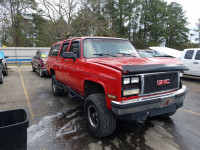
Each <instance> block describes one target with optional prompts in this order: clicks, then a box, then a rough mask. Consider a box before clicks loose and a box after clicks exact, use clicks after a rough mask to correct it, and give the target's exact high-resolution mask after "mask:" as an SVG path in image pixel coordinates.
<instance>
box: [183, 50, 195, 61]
mask: <svg viewBox="0 0 200 150" xmlns="http://www.w3.org/2000/svg"><path fill="white" fill-rule="evenodd" d="M193 54H194V50H188V51H187V52H186V53H185V59H192V56H193Z"/></svg>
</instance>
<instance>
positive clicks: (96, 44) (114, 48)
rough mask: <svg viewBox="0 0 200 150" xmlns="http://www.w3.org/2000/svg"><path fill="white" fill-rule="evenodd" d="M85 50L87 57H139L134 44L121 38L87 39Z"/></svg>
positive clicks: (84, 44) (84, 45)
mask: <svg viewBox="0 0 200 150" xmlns="http://www.w3.org/2000/svg"><path fill="white" fill-rule="evenodd" d="M83 51H84V57H85V58H94V57H136V56H137V57H139V55H138V53H137V52H136V50H135V48H134V47H133V46H132V44H131V43H130V42H129V41H128V40H121V39H100V38H99V39H98V38H97V39H85V40H84V43H83Z"/></svg>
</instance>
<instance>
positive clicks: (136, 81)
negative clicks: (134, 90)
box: [131, 77, 139, 83]
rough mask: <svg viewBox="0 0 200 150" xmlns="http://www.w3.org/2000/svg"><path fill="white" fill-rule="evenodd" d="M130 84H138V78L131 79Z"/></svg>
mask: <svg viewBox="0 0 200 150" xmlns="http://www.w3.org/2000/svg"><path fill="white" fill-rule="evenodd" d="M131 83H139V77H132V78H131Z"/></svg>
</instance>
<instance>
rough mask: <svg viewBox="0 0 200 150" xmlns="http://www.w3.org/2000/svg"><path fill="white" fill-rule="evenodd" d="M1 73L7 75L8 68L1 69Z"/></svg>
mask: <svg viewBox="0 0 200 150" xmlns="http://www.w3.org/2000/svg"><path fill="white" fill-rule="evenodd" d="M3 75H4V76H7V75H8V68H7V67H6V69H5V70H3Z"/></svg>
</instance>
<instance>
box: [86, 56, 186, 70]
mask: <svg viewBox="0 0 200 150" xmlns="http://www.w3.org/2000/svg"><path fill="white" fill-rule="evenodd" d="M87 61H89V62H93V63H98V64H102V65H106V66H110V67H113V68H116V69H118V70H121V71H122V66H123V65H150V64H173V65H174V64H182V63H181V62H180V61H179V60H178V59H176V58H163V57H162V58H159V57H149V58H145V57H116V58H113V57H112V58H110V57H109V58H90V59H87Z"/></svg>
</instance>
